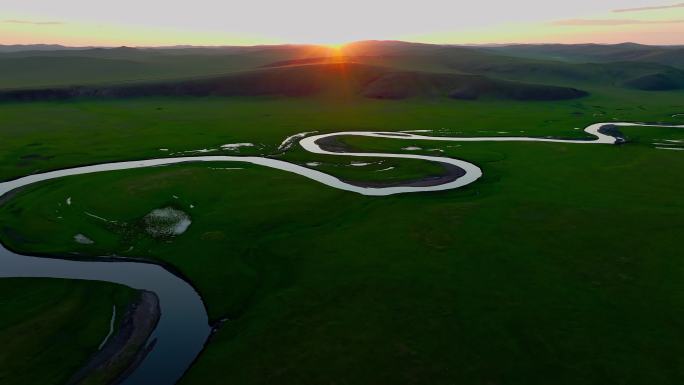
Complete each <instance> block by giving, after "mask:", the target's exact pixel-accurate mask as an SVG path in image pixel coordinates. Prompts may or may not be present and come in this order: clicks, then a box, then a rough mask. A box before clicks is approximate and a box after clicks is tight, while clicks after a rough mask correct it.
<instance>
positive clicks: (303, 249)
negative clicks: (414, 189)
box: [0, 89, 684, 385]
mask: <svg viewBox="0 0 684 385" xmlns="http://www.w3.org/2000/svg"><path fill="white" fill-rule="evenodd" d="M644 95H645V94H644V93H640V92H636V91H625V92H622V91H621V92H619V93H618V92H614V91H606V90H601V89H597V90H596V92H595V93H594V95H593V96H591V97H590V98H586V99H582V100H580V101H568V102H554V103H520V102H496V101H483V102H428V101H422V102H421V101H414V100H412V101H403V102H382V101H363V102H356V101H349V102H346V103H331V102H329V101H324V100H323V101H321V100H304V99H300V100H297V99H293V100H282V99H268V100H248V99H242V100H235V99H154V100H144V101H143V100H138V101H115V102H74V103H41V104H9V105H3V106H0V112H1V113H2V114H3V116H5V117H6V118H5V119H4V121H3V122H0V131H2V132H4V133H7V136H8V138H9V139H8V140H7V141H3V142H2V143H0V146H2V147H1V151H0V153H2V154H4V159H3V162H2V164H3V165H4V166H3V168H2V169H1V170H0V171H1V172H0V175H2V177H3V178H10V177H17V176H20V175H24V174H27V173H30V172H35V171H36V170H47V169H54V168H60V167H67V166H74V165H78V164H83V163H94V162H103V161H113V160H128V159H136V158H147V157H154V156H159V155H160V154H164V152H160V151H159V150H158V149H159V148H169V149H171V151H170V152H177V151H181V150H192V149H199V148H215V147H217V146H219V145H221V144H224V143H235V142H253V143H256V144H259V146H257V147H256V148H253V149H247V150H245V151H243V152H242V153H243V154H246V153H249V154H265V155H273V156H278V157H279V158H280V159H286V160H292V161H296V162H299V163H302V164H303V163H305V162H312V161H317V162H323V163H324V165H322V166H320V167H321V168H324V169H325V170H326V171H329V172H331V173H333V174H334V175H338V176H341V177H344V178H346V179H359V180H362V179H371V178H376V177H375V176H374V175H372V176H369V174H372V173H374V171H375V170H377V169H379V168H380V167H381V166H386V164H381V165H380V164H376V165H371V166H366V167H349V166H347V165H346V164H348V163H349V162H350V161H351V159H349V158H348V157H341V156H336V157H330V156H321V155H313V154H307V153H305V152H304V151H303V150H301V149H300V148H296V147H295V148H293V149H292V150H291V151H288V152H287V153H285V154H280V155H278V154H279V151H278V150H277V147H278V146H279V144H280V142H281V141H282V140H283V139H284V138H285V137H287V136H289V135H291V134H294V133H297V132H302V131H319V132H330V131H340V130H409V129H434V130H438V132H437V133H439V134H443V135H466V136H484V135H504V134H498V132H499V131H507V132H508V133H507V134H505V135H526V136H555V137H573V138H581V137H585V135H584V134H583V133H582V132H581V131H579V130H574V128H575V127H582V128H583V127H584V126H585V125H587V124H589V123H593V122H596V121H610V120H612V119H613V118H615V119H618V120H637V121H640V120H647V121H668V122H674V121H675V120H676V119H673V118H672V117H671V116H672V115H673V114H675V113H678V112H680V111H681V110H682V109H683V108H684V103H682V98H681V96H682V94H681V93H658V94H649V96H648V97H645V96H644ZM159 108H161V109H159ZM520 131H524V132H520ZM623 131H624V133H625V134H626V135H627V137H628V139H629V140H630V142H629V143H628V144H626V145H623V146H608V145H606V146H600V145H577V144H551V143H469V144H467V143H463V144H461V146H460V147H449V146H450V145H453V144H451V143H443V144H439V143H434V142H429V143H427V144H426V143H420V142H412V141H401V140H393V139H369V138H345V139H344V142H345V143H347V144H348V145H349V146H352V147H353V148H356V149H359V150H362V151H375V150H382V151H385V150H388V151H396V152H400V151H402V150H401V148H402V147H405V146H408V145H417V146H424V147H425V149H426V150H427V149H431V148H439V149H442V150H444V151H445V154H446V155H448V156H452V157H458V158H462V159H464V160H467V161H471V162H474V163H476V164H478V165H479V166H480V167H481V168H482V169H483V171H484V177H483V178H482V179H481V180H479V181H478V182H476V183H475V184H473V185H470V186H468V187H466V188H463V189H459V190H454V191H448V192H441V193H425V194H409V195H399V196H391V197H381V198H378V197H375V198H372V197H363V196H359V195H356V194H353V193H348V192H343V191H337V190H334V189H332V188H329V187H326V186H322V185H319V184H318V183H316V182H313V181H310V180H308V179H305V178H303V177H300V176H296V175H291V174H287V173H284V172H280V171H277V170H271V169H267V168H263V167H258V166H251V165H246V164H241V163H230V164H187V165H176V166H169V167H163V168H153V169H139V170H130V171H122V172H111V173H103V174H97V175H88V176H78V177H69V178H65V179H60V180H54V181H50V182H47V183H42V184H39V185H35V186H31V187H28V188H26V189H25V190H23V191H21V192H20V193H19V194H17V196H15V197H13V198H12V199H11V200H9V201H8V202H6V203H5V204H4V205H3V206H1V207H0V222H2V223H3V224H10V226H9V227H11V228H12V229H13V231H12V232H11V233H8V232H7V231H4V230H3V231H0V238H1V239H2V240H3V242H6V243H7V244H9V245H10V246H12V247H13V248H16V249H19V250H22V251H25V252H51V253H56V254H62V253H69V252H73V251H77V252H80V253H83V254H86V255H91V254H92V255H101V254H107V253H110V254H111V253H116V254H119V255H124V256H129V257H144V258H152V259H158V260H163V261H165V262H168V263H170V264H172V265H173V266H175V267H177V268H178V269H180V271H181V272H182V273H183V274H184V275H185V276H187V277H189V279H190V280H191V281H192V282H193V284H195V285H196V287H197V288H198V290H199V291H200V293H201V294H202V296H203V297H204V299H205V301H206V304H207V306H208V310H209V315H210V318H211V319H212V320H218V319H222V318H224V317H227V318H228V319H230V321H228V322H227V323H225V324H223V326H222V328H221V329H219V331H218V332H217V334H215V336H214V337H213V338H212V339H211V342H210V343H209V345H208V346H207V348H206V351H205V352H204V353H203V354H202V355H201V356H200V358H199V359H198V361H197V362H196V363H195V365H194V366H193V368H192V369H191V370H190V372H189V373H188V374H187V376H186V377H185V378H184V381H183V383H186V384H212V383H216V384H219V383H239V384H271V383H278V384H320V383H337V384H386V383H387V384H424V383H425V382H426V381H428V382H430V383H434V384H453V383H461V384H526V385H530V384H548V383H555V384H573V385H574V384H594V383H602V384H605V383H619V384H644V383H649V384H675V383H680V382H681V381H682V380H684V371H682V367H683V366H682V364H683V363H682V362H681V357H682V356H683V354H684V348H683V347H682V345H681V344H680V343H679V341H680V340H681V339H682V337H683V334H684V328H683V327H684V324H683V323H684V321H682V320H683V319H684V298H683V297H682V294H681V293H683V292H684V291H683V289H684V286H683V285H684V283H683V282H684V281H682V280H681V272H682V269H683V268H684V265H682V261H681V258H679V256H681V254H682V253H681V246H682V243H681V234H682V232H683V231H684V223H683V222H682V221H681V218H682V214H684V204H682V202H681V200H680V199H678V198H677V197H678V196H679V194H680V192H681V191H682V188H684V178H683V177H684V175H683V171H682V170H684V157H683V156H682V153H681V152H677V151H665V150H658V149H655V148H654V147H655V145H654V144H653V143H654V142H659V141H662V140H664V139H669V140H681V139H684V132H682V130H680V129H673V128H625V129H623ZM217 153H226V152H217ZM426 153H428V152H426ZM30 154H39V155H41V157H36V156H33V157H28V158H27V156H28V155H30ZM22 157H23V158H22ZM395 166H397V169H396V170H394V172H390V173H387V174H386V173H379V172H378V173H377V174H378V175H381V176H378V177H377V178H381V179H388V180H400V179H402V178H405V179H410V178H412V177H415V176H416V175H420V173H421V172H423V173H430V172H432V171H431V170H434V169H432V167H434V166H432V165H429V164H426V163H424V162H408V161H407V162H397V164H395ZM225 167H238V168H241V169H239V170H221V169H220V168H225ZM217 168H218V169H217ZM174 196H175V197H177V198H175V197H174ZM67 197H71V198H72V202H73V203H72V205H70V206H67V205H66V204H65V201H66V198H67ZM169 206H170V207H175V208H177V209H181V210H183V211H185V212H187V213H189V215H190V216H191V217H192V220H193V223H192V225H191V226H190V228H189V229H188V231H187V232H186V233H185V234H183V235H181V236H178V237H175V238H164V239H155V238H152V237H150V236H147V235H144V233H143V231H141V230H142V227H141V223H142V222H141V220H142V218H143V217H144V216H145V215H146V214H147V213H149V212H150V211H151V210H153V209H156V208H161V207H169ZM86 212H88V213H91V214H95V215H97V216H99V217H102V218H105V219H108V220H115V221H117V225H113V224H111V223H109V222H105V221H102V220H99V219H96V218H94V217H92V216H89V215H87V214H86ZM77 233H83V234H86V235H87V236H88V237H89V238H91V239H93V240H94V241H95V243H94V244H93V245H79V244H77V243H75V242H74V240H73V236H74V234H77ZM28 240H30V241H28ZM131 246H132V247H133V248H132V249H131Z"/></svg>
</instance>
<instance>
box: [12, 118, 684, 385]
mask: <svg viewBox="0 0 684 385" xmlns="http://www.w3.org/2000/svg"><path fill="white" fill-rule="evenodd" d="M607 125H612V126H663V125H653V124H639V123H615V122H610V123H597V124H593V125H591V126H589V127H587V128H585V130H584V131H585V132H586V133H588V134H591V135H593V136H594V137H595V139H593V140H569V139H551V138H532V137H479V138H477V137H433V136H424V135H416V134H409V133H397V132H361V131H350V132H335V133H329V134H321V135H315V136H309V137H304V138H302V139H300V140H299V144H300V145H301V146H302V147H303V148H304V149H305V150H307V151H309V152H311V153H315V154H325V155H338V156H339V155H344V156H350V157H373V158H403V159H421V160H426V161H431V162H439V163H445V164H449V165H452V166H456V167H459V168H460V169H462V170H463V171H464V172H465V173H464V174H463V175H462V176H460V177H458V178H456V179H455V180H452V181H448V182H445V183H443V184H438V185H434V186H394V187H361V186H355V185H353V184H350V183H347V182H345V181H342V180H340V179H338V178H336V177H334V176H332V175H328V174H325V173H323V172H320V171H317V170H313V169H310V168H307V167H303V166H299V165H296V164H292V163H288V162H285V161H281V160H277V159H270V158H264V157H251V156H246V157H242V156H198V157H177V158H161V159H149V160H140V161H128V162H115V163H106V164H98V165H92V166H83V167H74V168H70V169H65V170H57V171H50V172H45V173H41V174H34V175H28V176H25V177H22V178H18V179H15V180H11V181H7V182H4V183H0V198H1V197H3V196H5V195H6V194H8V193H10V192H12V191H14V190H16V189H18V188H21V187H24V186H28V185H31V184H34V183H38V182H42V181H47V180H51V179H56V178H62V177H66V176H72V175H82V174H90V173H96V172H105V171H114V170H128V169H135V168H142V167H152V166H163V165H170V164H178V163H185V162H246V163H251V164H255V165H260V166H265V167H270V168H274V169H278V170H283V171H287V172H291V173H294V174H298V175H301V176H304V177H306V178H309V179H312V180H315V181H317V182H319V183H322V184H324V185H327V186H330V187H333V188H337V189H340V190H345V191H350V192H354V193H358V194H363V195H370V196H383V195H392V194H399V193H412V192H425V191H441V190H449V189H455V188H458V187H462V186H466V185H468V184H471V183H473V182H475V181H476V180H477V179H478V178H480V177H481V176H482V171H481V170H480V168H479V167H477V166H476V165H474V164H472V163H468V162H466V161H463V160H458V159H453V158H447V157H439V156H427V155H417V154H385V153H353V152H344V153H340V152H332V151H327V150H324V149H323V148H321V146H320V145H319V144H318V141H319V140H321V139H325V138H329V137H333V136H365V137H375V138H388V139H402V140H429V141H451V142H483V141H491V142H494V141H496V142H551V143H577V144H615V143H618V142H619V139H618V138H616V137H614V136H611V135H609V134H607V133H605V132H602V130H601V129H602V127H603V126H607ZM670 127H679V128H682V127H684V126H670ZM297 139H299V137H297ZM9 277H50V278H65V279H81V280H91V281H104V282H112V283H117V284H122V285H125V286H128V287H131V288H134V289H141V290H147V291H151V292H153V293H155V294H156V295H157V297H158V298H159V306H160V308H161V318H160V320H159V323H158V324H157V327H156V328H155V330H154V332H153V334H152V335H151V337H150V340H149V341H148V344H151V343H152V342H154V345H153V347H152V348H151V350H150V352H149V354H148V355H147V356H146V357H145V359H144V360H143V361H142V363H141V364H140V365H139V366H138V367H137V368H136V369H135V370H134V371H133V372H132V374H131V375H130V376H129V377H127V378H126V379H125V381H124V382H123V384H126V385H133V384H135V385H137V384H157V385H171V384H174V383H176V382H177V381H178V380H179V379H180V377H181V376H182V375H183V373H185V371H186V370H187V369H188V368H189V367H190V365H191V364H192V362H193V361H194V360H195V358H196V357H197V355H198V354H199V353H200V352H201V350H202V348H203V346H204V344H205V343H206V341H207V339H208V338H209V335H210V333H211V328H210V326H209V321H208V317H207V312H206V308H205V307H204V303H203V302H202V298H201V297H200V296H199V294H198V293H197V292H196V291H195V290H194V288H193V287H192V286H191V285H190V284H189V283H188V282H186V281H184V280H183V279H182V278H180V277H178V276H177V275H174V274H173V273H171V272H169V271H168V270H167V269H165V268H164V267H162V266H159V265H155V264H151V263H146V262H141V261H131V260H122V261H104V260H103V261H93V260H88V261H76V260H64V259H57V258H43V257H32V256H25V255H20V254H17V253H14V252H12V251H10V250H7V249H6V248H5V247H4V246H2V245H0V278H9Z"/></svg>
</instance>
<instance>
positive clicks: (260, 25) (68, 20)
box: [0, 0, 684, 46]
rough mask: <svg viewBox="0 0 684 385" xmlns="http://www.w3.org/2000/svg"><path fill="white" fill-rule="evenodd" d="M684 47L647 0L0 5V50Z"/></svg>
mask: <svg viewBox="0 0 684 385" xmlns="http://www.w3.org/2000/svg"><path fill="white" fill-rule="evenodd" d="M365 39H391V40H408V41H419V42H428V43H445V44H471V43H510V42H517V43H529V42H531V43H542V42H561V43H581V42H595V43H618V42H625V41H634V42H640V43H646V44H684V3H677V2H667V1H665V2H660V1H657V0H656V1H652V0H600V1H597V0H573V1H557V0H547V1H540V0H517V1H515V2H511V1H498V2H496V1H495V2H492V1H490V2H484V1H480V2H474V1H462V0H450V1H445V0H422V1H420V2H398V1H390V0H363V1H361V0H346V1H344V2H341V1H339V0H338V1H327V0H318V1H313V0H289V1H279V2H275V1H272V0H251V1H249V2H237V1H221V2H218V1H214V0H193V1H192V2H183V3H182V4H180V3H179V2H169V1H162V0H146V1H141V0H118V1H116V2H93V1H85V0H61V1H57V0H31V1H27V0H3V5H2V10H0V44H33V43H50V44H64V45H71V46H86V45H106V46H119V45H129V46H159V45H176V44H193V45H255V44H279V43H320V44H339V43H343V42H347V41H355V40H365Z"/></svg>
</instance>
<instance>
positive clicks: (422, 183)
mask: <svg viewBox="0 0 684 385" xmlns="http://www.w3.org/2000/svg"><path fill="white" fill-rule="evenodd" d="M338 136H343V135H335V136H328V137H325V138H322V139H318V140H317V141H316V144H317V145H318V146H319V147H320V148H321V149H322V150H325V151H329V152H337V153H340V154H344V153H345V152H360V151H354V150H353V149H352V148H351V147H350V146H349V145H347V144H346V143H343V142H340V141H339V140H338V139H337V138H338ZM369 157H371V158H372V155H369ZM435 163H438V164H439V165H440V166H442V168H443V169H444V173H443V174H441V175H427V176H424V177H420V178H414V179H409V180H402V181H355V180H348V179H341V180H342V181H343V182H345V183H349V184H351V185H354V186H358V187H371V188H383V187H431V186H439V185H441V184H446V183H450V182H453V181H455V180H456V179H458V178H460V177H462V176H463V175H465V174H466V171H465V170H464V169H462V168H460V167H457V166H454V165H452V164H448V163H442V162H435Z"/></svg>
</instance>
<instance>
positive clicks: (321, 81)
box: [0, 62, 587, 101]
mask: <svg viewBox="0 0 684 385" xmlns="http://www.w3.org/2000/svg"><path fill="white" fill-rule="evenodd" d="M585 95H587V93H586V92H584V91H580V90H577V89H574V88H567V87H556V86H545V85H535V84H526V83H519V82H511V81H503V80H495V79H489V78H487V77H484V76H478V75H461V74H449V73H441V74H440V73H428V72H417V71H403V70H397V69H392V68H387V67H379V66H370V65H365V64H359V63H347V62H341V63H329V64H308V65H292V66H284V67H273V68H264V69H259V70H253V71H244V72H239V73H235V74H229V75H224V76H218V77H204V78H196V79H187V80H178V81H163V82H146V83H136V84H122V85H110V86H78V87H50V88H36V89H23V90H9V91H4V92H0V100H4V101H27V100H55V99H56V100H62V99H71V98H132V97H144V96H285V97H308V96H328V97H335V98H340V97H355V96H361V97H366V98H373V99H406V98H437V97H444V98H446V97H448V98H454V99H468V100H472V99H479V98H497V99H512V100H531V101H532V100H563V99H573V98H579V97H582V96H585Z"/></svg>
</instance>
